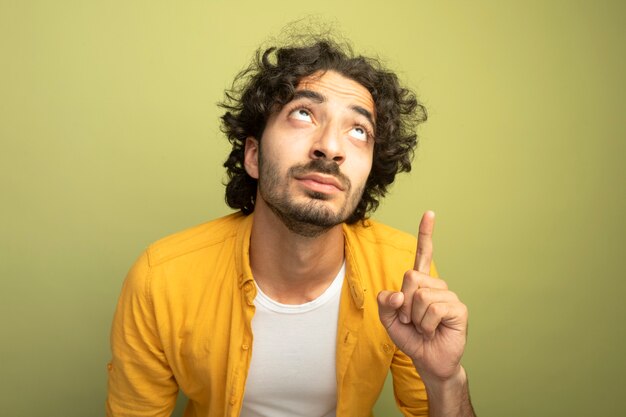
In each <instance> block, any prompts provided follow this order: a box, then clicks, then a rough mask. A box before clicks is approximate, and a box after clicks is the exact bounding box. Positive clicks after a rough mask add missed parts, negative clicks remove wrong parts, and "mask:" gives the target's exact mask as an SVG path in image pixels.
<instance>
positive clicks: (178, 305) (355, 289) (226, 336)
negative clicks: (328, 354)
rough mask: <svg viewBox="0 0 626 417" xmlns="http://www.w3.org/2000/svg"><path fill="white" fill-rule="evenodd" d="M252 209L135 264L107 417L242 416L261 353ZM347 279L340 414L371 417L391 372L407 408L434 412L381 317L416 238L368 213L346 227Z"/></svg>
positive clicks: (117, 322)
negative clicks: (383, 297) (181, 404)
mask: <svg viewBox="0 0 626 417" xmlns="http://www.w3.org/2000/svg"><path fill="white" fill-rule="evenodd" d="M252 221H253V215H249V216H244V215H242V214H239V213H237V214H231V215H229V216H226V217H223V218H220V219H217V220H214V221H212V222H209V223H205V224H202V225H199V226H196V227H193V228H191V229H188V230H185V231H182V232H180V233H177V234H174V235H172V236H169V237H166V238H164V239H162V240H160V241H158V242H156V243H154V244H153V245H151V246H150V247H149V248H148V249H147V250H146V251H145V252H144V253H143V254H142V255H141V257H140V258H139V259H138V260H137V262H136V263H135V265H134V266H133V267H132V268H131V270H130V272H129V273H128V276H127V277H126V281H125V282H124V286H123V288H122V293H121V296H120V299H119V303H118V306H117V311H116V313H115V318H114V321H113V327H112V330H111V349H112V353H113V357H112V360H111V362H110V363H109V365H108V369H109V384H108V390H109V392H108V398H107V403H106V409H107V416H110V417H112V416H115V417H130V416H133V417H136V416H146V417H147V416H150V417H158V416H169V415H170V414H171V412H172V409H173V407H174V404H175V401H176V396H177V392H178V389H179V387H180V389H182V390H183V392H184V393H185V394H186V396H187V397H188V398H189V403H188V405H187V408H186V409H185V414H184V415H185V417H209V416H210V417H217V416H229V417H233V416H238V415H239V411H240V409H241V404H242V400H243V395H244V387H245V383H246V376H247V373H248V368H249V365H250V359H251V355H252V349H253V334H252V330H251V321H252V316H253V315H254V311H255V307H254V303H253V300H254V298H255V296H256V286H255V285H254V282H253V281H252V280H253V277H252V273H251V270H250V263H249V245H250V231H251V226H252ZM343 232H344V236H345V257H346V276H345V281H344V285H343V288H342V290H341V300H340V308H339V321H338V329H337V346H336V375H337V416H355V417H357V416H358V417H362V416H369V415H371V413H372V407H373V406H374V403H375V402H376V400H377V398H378V395H379V394H380V391H381V389H382V387H383V383H384V381H385V378H386V376H387V372H388V371H389V369H391V372H392V375H393V381H394V393H395V397H396V402H397V404H398V406H399V408H400V410H401V411H402V412H403V413H404V414H405V415H409V416H427V415H428V402H427V398H426V390H425V388H424V384H423V383H422V381H421V379H420V378H419V376H418V375H417V372H416V371H415V368H414V367H413V364H412V362H411V360H410V359H409V358H408V357H407V356H406V355H404V353H402V352H401V351H400V350H399V349H397V348H396V346H395V345H394V344H393V342H392V341H391V340H390V339H389V336H388V335H387V332H386V331H385V329H384V328H383V326H382V324H381V323H380V320H379V318H378V305H377V302H376V296H377V294H378V292H379V291H381V290H383V289H387V290H396V291H397V290H399V289H400V286H401V283H402V277H403V275H404V272H405V271H406V270H408V269H410V268H412V266H413V260H414V257H415V247H416V240H415V238H414V237H413V236H411V235H409V234H406V233H403V232H400V231H398V230H395V229H392V228H390V227H388V226H385V225H382V224H380V223H377V222H375V221H371V220H369V221H368V222H367V227H364V226H363V225H361V224H360V223H359V224H356V225H345V224H344V225H343Z"/></svg>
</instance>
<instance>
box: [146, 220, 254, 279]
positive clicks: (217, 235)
mask: <svg viewBox="0 0 626 417" xmlns="http://www.w3.org/2000/svg"><path fill="white" fill-rule="evenodd" d="M245 219H246V216H245V215H243V214H241V213H233V214H230V215H227V216H224V217H221V218H218V219H215V220H212V221H209V222H206V223H202V224H199V225H197V226H193V227H190V228H188V229H185V230H182V231H180V232H177V233H174V234H172V235H169V236H166V237H164V238H162V239H160V240H158V241H156V242H154V243H153V244H151V245H150V246H149V247H148V249H147V250H146V254H147V261H148V263H149V265H150V267H155V266H158V265H161V264H163V263H165V262H168V261H171V260H173V259H176V258H180V257H185V256H187V255H191V254H195V253H199V252H203V251H204V250H206V249H210V248H211V247H213V246H218V245H221V244H224V243H227V242H228V241H234V240H235V238H236V236H237V233H238V231H239V228H240V226H241V225H242V223H244V221H245Z"/></svg>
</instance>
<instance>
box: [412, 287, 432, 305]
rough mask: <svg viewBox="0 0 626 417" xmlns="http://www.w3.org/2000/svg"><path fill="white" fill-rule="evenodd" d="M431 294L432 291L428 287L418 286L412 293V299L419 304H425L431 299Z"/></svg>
mask: <svg viewBox="0 0 626 417" xmlns="http://www.w3.org/2000/svg"><path fill="white" fill-rule="evenodd" d="M431 296H432V292H431V289H430V288H419V289H418V290H417V291H415V293H414V294H413V301H415V302H417V303H420V304H426V303H428V301H429V300H430V299H431Z"/></svg>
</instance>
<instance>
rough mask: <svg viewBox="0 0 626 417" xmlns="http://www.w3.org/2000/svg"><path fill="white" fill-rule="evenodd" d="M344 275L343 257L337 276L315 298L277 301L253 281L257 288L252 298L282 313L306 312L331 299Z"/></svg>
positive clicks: (339, 286)
mask: <svg viewBox="0 0 626 417" xmlns="http://www.w3.org/2000/svg"><path fill="white" fill-rule="evenodd" d="M345 275H346V261H345V259H344V261H343V264H342V265H341V269H339V272H338V273H337V276H336V277H335V278H334V279H333V282H331V284H330V285H329V286H328V288H326V289H325V290H324V292H323V293H322V294H320V296H319V297H317V298H316V299H315V300H311V301H308V302H306V303H304V304H283V303H279V302H278V301H275V300H273V299H271V298H270V297H269V296H268V295H267V294H265V293H264V292H263V290H261V288H260V287H259V285H258V284H257V283H256V282H255V283H254V284H255V285H256V289H257V294H256V297H255V298H254V302H255V303H258V304H259V305H261V306H263V307H265V308H266V309H268V310H270V311H274V312H276V313H282V314H301V313H307V312H309V311H313V310H315V309H316V308H319V307H321V306H323V305H324V304H326V303H327V302H329V301H330V300H332V299H333V297H334V296H336V295H337V293H338V292H339V291H340V290H341V286H342V284H343V278H344V277H345Z"/></svg>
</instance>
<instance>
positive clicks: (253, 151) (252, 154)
mask: <svg viewBox="0 0 626 417" xmlns="http://www.w3.org/2000/svg"><path fill="white" fill-rule="evenodd" d="M243 152H244V160H243V166H244V168H245V169H246V172H247V173H248V175H250V176H251V177H252V178H254V179H257V180H258V179H259V141H258V140H256V139H255V138H253V137H252V136H248V137H247V138H246V143H245V148H244V151H243Z"/></svg>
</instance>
